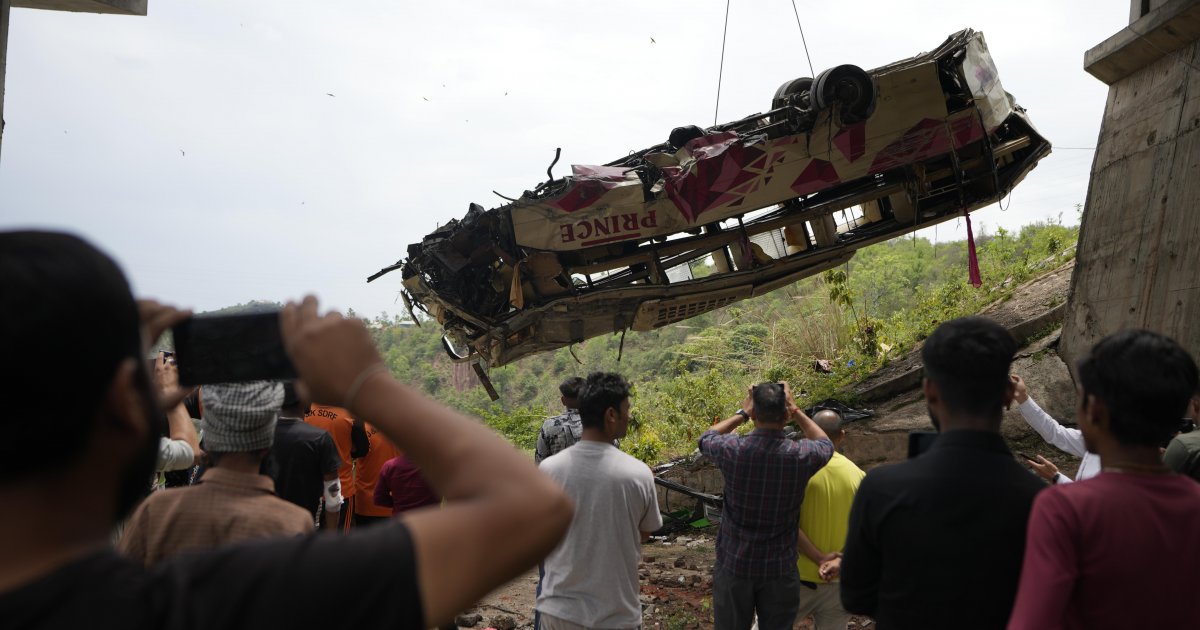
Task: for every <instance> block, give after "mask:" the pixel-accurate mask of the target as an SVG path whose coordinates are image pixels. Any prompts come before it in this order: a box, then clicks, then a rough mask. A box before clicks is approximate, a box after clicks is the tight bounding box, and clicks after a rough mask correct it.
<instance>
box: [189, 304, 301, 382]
mask: <svg viewBox="0 0 1200 630" xmlns="http://www.w3.org/2000/svg"><path fill="white" fill-rule="evenodd" d="M172 332H173V334H174V336H175V360H176V364H177V365H178V366H179V382H180V384H182V385H205V384H207V383H240V382H245V381H258V380H289V379H294V378H296V369H295V368H294V367H293V366H292V360H291V359H289V358H288V356H287V353H286V352H284V350H283V340H282V339H281V338H280V336H279V312H278V311H267V312H260V313H247V314H241V315H207V316H206V315H201V316H198V317H193V318H191V319H189V320H186V321H184V322H182V323H180V324H179V325H177V326H175V328H173V329H172Z"/></svg>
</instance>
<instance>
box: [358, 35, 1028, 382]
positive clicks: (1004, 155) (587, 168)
mask: <svg viewBox="0 0 1200 630" xmlns="http://www.w3.org/2000/svg"><path fill="white" fill-rule="evenodd" d="M764 100H765V99H764ZM1049 153H1050V143H1049V142H1048V141H1047V140H1046V139H1045V138H1043V137H1042V136H1041V135H1040V134H1039V133H1038V132H1037V130H1036V129H1035V128H1034V127H1033V125H1032V124H1031V123H1030V122H1029V119H1028V118H1027V117H1026V115H1025V111H1024V110H1023V109H1022V108H1021V107H1019V106H1018V105H1017V104H1016V102H1015V101H1014V100H1013V98H1012V96H1011V95H1009V94H1008V93H1007V92H1005V91H1004V89H1003V87H1002V86H1001V84H1000V79H999V74H998V73H997V72H996V68H995V65H994V64H993V63H992V59H991V56H990V55H989V54H988V50H987V44H986V43H985V42H984V39H983V34H982V33H978V32H976V31H972V30H969V29H968V30H964V31H961V32H959V33H956V34H954V35H952V36H951V37H950V38H949V39H947V40H946V41H945V42H944V43H943V44H942V45H940V46H939V47H938V48H936V49H935V50H933V51H932V52H929V53H924V54H921V55H918V56H916V57H913V58H910V59H906V60H903V61H900V62H897V63H894V64H890V65H887V66H884V67H881V68H876V69H874V70H871V71H869V72H865V71H863V70H860V69H858V68H856V67H854V66H837V67H835V68H831V69H829V70H826V71H825V72H822V73H821V74H819V75H818V76H816V77H813V78H808V77H801V78H799V79H795V80H792V81H789V82H787V83H785V84H784V85H782V86H780V88H779V89H778V90H777V91H776V92H775V94H774V96H773V98H772V100H771V109H770V110H769V111H767V112H765V113H762V114H755V115H753V116H749V117H747V118H743V119H741V120H737V121H734V122H730V123H724V124H720V125H714V126H712V127H709V128H707V129H701V128H699V127H695V126H683V127H679V128H677V129H675V130H674V131H672V132H671V133H670V134H669V136H668V140H667V141H666V142H663V143H661V144H657V145H654V146H652V147H650V148H648V149H644V150H642V151H637V152H634V153H631V154H630V155H628V156H625V157H623V158H620V159H618V160H615V161H613V162H609V163H608V164H604V165H575V166H573V167H572V169H571V174H570V175H567V176H565V177H561V178H554V177H553V175H552V174H550V172H549V171H548V176H549V179H548V180H546V181H544V182H542V183H540V184H538V185H537V186H535V187H534V188H533V189H532V190H527V191H525V192H524V193H523V194H521V195H520V197H519V198H518V199H516V200H514V201H512V202H511V203H507V204H505V205H503V206H500V207H497V208H493V209H490V210H484V209H483V208H482V207H481V206H479V205H476V204H471V205H470V208H469V211H468V212H467V214H466V216H464V217H463V218H462V219H461V220H455V221H451V222H450V223H448V224H446V225H444V226H442V227H440V228H438V229H437V230H435V231H434V232H432V233H431V234H429V235H428V236H426V237H425V238H424V239H423V240H422V241H421V242H420V243H415V244H413V245H410V246H409V248H408V252H407V257H406V258H405V259H403V260H401V261H400V262H398V263H396V264H394V265H392V266H390V267H387V268H384V269H383V270H381V271H380V272H379V273H377V274H375V275H374V276H372V277H371V278H370V279H371V280H373V279H375V278H378V277H379V276H381V275H383V274H385V273H387V272H389V271H391V270H394V269H396V268H399V269H401V270H402V276H403V291H404V294H405V295H406V297H407V298H408V299H409V300H411V303H412V304H413V306H414V307H415V308H417V309H419V310H421V311H424V312H425V313H427V314H428V315H429V316H431V317H432V318H434V319H436V320H437V321H438V323H439V324H441V325H442V327H443V328H444V329H445V332H446V340H447V343H446V344H445V346H446V348H447V352H448V353H449V354H450V356H451V357H452V358H453V359H454V360H457V361H475V362H479V363H481V364H482V367H491V366H500V365H504V364H506V363H510V362H512V361H515V360H517V359H520V358H522V357H525V356H528V355H530V354H533V353H537V352H542V351H547V350H553V349H555V348H560V347H563V346H569V345H571V344H574V343H578V342H581V341H583V340H585V339H589V338H591V337H596V336H598V335H603V334H611V333H614V332H617V331H620V330H625V329H630V328H632V329H633V330H652V329H654V328H658V327H661V326H666V325H668V324H672V323H674V322H678V321H681V320H683V319H687V318H689V317H693V316H695V315H699V314H701V313H705V312H708V311H711V310H713V309H717V308H721V307H723V306H726V305H729V304H732V303H734V302H737V301H739V300H744V299H746V298H750V297H753V296H756V295H762V294H764V293H767V292H769V291H773V290H775V289H777V288H779V287H782V286H785V285H788V284H791V283H793V282H796V281H797V280H800V279H801V278H805V277H808V276H811V275H814V274H816V273H820V272H821V271H824V270H826V269H830V268H832V267H835V266H837V265H840V264H842V263H844V262H845V261H846V260H848V259H849V258H850V257H851V256H853V255H854V252H855V251H856V250H857V249H859V248H861V247H865V246H867V245H871V244H873V243H878V242H881V241H885V240H888V239H892V238H896V237H898V236H901V235H903V234H907V233H909V232H912V231H914V230H917V229H920V228H924V227H927V226H930V225H933V224H936V223H940V222H942V221H946V220H949V219H953V218H957V217H959V216H962V213H963V212H969V211H972V210H976V209H978V208H982V207H984V206H987V205H989V204H992V203H994V202H996V201H997V200H999V199H1001V198H1002V197H1004V196H1005V195H1006V194H1008V192H1009V191H1010V190H1011V189H1012V188H1013V187H1014V186H1015V185H1016V184H1017V183H1019V182H1020V181H1021V180H1022V178H1024V177H1025V175H1026V174H1027V173H1029V171H1030V170H1031V169H1033V168H1034V166H1035V165H1036V164H1037V162H1038V161H1039V160H1040V159H1042V158H1043V157H1045V156H1047V155H1048V154H1049ZM556 160H557V158H556ZM551 166H552V167H553V165H551ZM698 264H710V265H711V266H712V268H713V269H714V271H713V272H712V273H711V274H708V275H706V276H704V277H700V278H697V277H695V276H694V275H693V273H692V268H693V266H694V265H698Z"/></svg>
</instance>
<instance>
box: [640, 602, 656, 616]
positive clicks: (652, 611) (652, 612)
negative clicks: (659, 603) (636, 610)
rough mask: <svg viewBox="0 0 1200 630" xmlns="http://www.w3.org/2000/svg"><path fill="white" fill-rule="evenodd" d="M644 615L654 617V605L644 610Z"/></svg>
mask: <svg viewBox="0 0 1200 630" xmlns="http://www.w3.org/2000/svg"><path fill="white" fill-rule="evenodd" d="M642 614H643V615H653V614H654V604H650V605H649V606H646V607H644V608H642Z"/></svg>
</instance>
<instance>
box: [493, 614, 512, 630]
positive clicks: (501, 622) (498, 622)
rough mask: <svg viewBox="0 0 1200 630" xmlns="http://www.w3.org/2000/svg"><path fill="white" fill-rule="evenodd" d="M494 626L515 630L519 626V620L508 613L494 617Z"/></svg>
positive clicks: (500, 628) (502, 629) (498, 628)
mask: <svg viewBox="0 0 1200 630" xmlns="http://www.w3.org/2000/svg"><path fill="white" fill-rule="evenodd" d="M492 627H493V628H495V629H496V630H513V628H516V627H517V620H516V619H513V618H512V617H510V616H508V615H500V616H499V617H492Z"/></svg>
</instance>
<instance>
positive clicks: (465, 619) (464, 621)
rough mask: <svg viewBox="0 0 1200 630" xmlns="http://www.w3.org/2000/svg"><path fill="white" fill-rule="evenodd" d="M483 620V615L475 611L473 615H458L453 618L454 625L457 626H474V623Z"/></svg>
mask: <svg viewBox="0 0 1200 630" xmlns="http://www.w3.org/2000/svg"><path fill="white" fill-rule="evenodd" d="M480 621H483V615H481V614H479V613H475V614H473V615H459V616H457V617H455V618H454V625H456V626H458V627H459V628H474V627H475V624H477V623H479V622H480Z"/></svg>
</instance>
